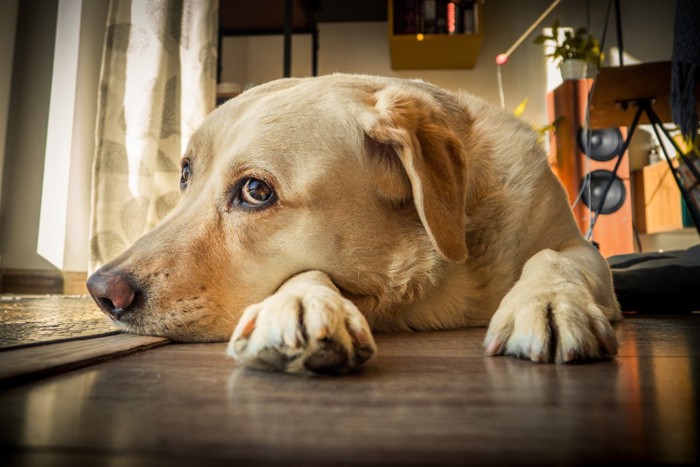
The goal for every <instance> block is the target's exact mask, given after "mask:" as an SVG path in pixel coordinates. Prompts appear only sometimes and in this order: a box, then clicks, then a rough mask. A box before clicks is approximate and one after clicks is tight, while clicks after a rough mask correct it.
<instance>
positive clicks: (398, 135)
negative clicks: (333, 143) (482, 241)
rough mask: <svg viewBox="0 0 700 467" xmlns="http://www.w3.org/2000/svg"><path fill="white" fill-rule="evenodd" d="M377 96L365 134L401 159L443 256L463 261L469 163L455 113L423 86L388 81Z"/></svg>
mask: <svg viewBox="0 0 700 467" xmlns="http://www.w3.org/2000/svg"><path fill="white" fill-rule="evenodd" d="M375 99H376V100H375V105H374V107H375V110H376V112H377V116H378V118H377V119H376V120H375V121H373V124H372V125H371V127H370V128H369V129H367V131H366V132H367V135H368V136H369V137H370V138H371V139H372V140H374V141H375V142H378V143H381V144H384V145H388V146H389V147H391V148H392V151H390V152H393V153H395V154H396V155H397V156H398V158H399V159H400V161H401V165H402V166H403V169H404V171H405V172H406V175H407V176H408V179H409V181H410V183H411V191H412V194H413V203H414V205H415V208H416V210H417V211H418V215H419V216H420V219H421V221H422V223H423V226H424V227H425V230H426V231H427V232H428V236H429V237H430V240H431V241H432V243H433V245H434V246H435V248H436V249H437V251H438V252H439V253H440V255H441V256H443V257H444V258H445V259H447V260H450V261H455V262H457V261H463V260H465V259H466V258H467V246H466V241H465V235H466V214H465V208H466V202H467V201H466V196H467V193H466V190H467V188H466V183H465V182H466V167H465V162H464V156H463V150H464V148H463V144H462V140H461V138H459V137H458V135H457V133H456V132H457V131H458V128H457V127H456V125H455V121H454V119H455V118H456V115H451V114H450V112H451V111H450V110H448V109H447V108H446V107H445V106H444V105H443V104H442V103H441V102H439V101H438V100H437V99H436V98H435V97H434V96H433V95H431V94H430V93H428V92H425V91H422V90H420V89H406V88H404V87H401V86H394V85H390V86H388V87H386V88H384V89H382V90H380V91H378V92H377V93H376V94H375ZM453 111H456V107H455V109H453Z"/></svg>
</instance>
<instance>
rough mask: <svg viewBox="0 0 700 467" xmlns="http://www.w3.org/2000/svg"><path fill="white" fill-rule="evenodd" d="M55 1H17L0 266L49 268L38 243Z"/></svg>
mask: <svg viewBox="0 0 700 467" xmlns="http://www.w3.org/2000/svg"><path fill="white" fill-rule="evenodd" d="M57 6H58V2H57V0H23V1H21V2H19V11H18V16H17V32H16V37H15V52H14V61H13V64H12V91H11V97H10V105H9V115H10V116H11V118H9V119H8V122H7V140H6V145H5V161H4V173H3V184H2V190H3V192H2V213H1V220H0V253H1V254H2V264H1V266H2V268H3V269H51V265H50V264H49V263H48V262H47V261H46V260H44V259H43V258H42V257H41V256H39V255H38V254H37V253H36V244H37V235H38V225H39V210H40V205H41V185H42V177H43V172H44V170H43V168H44V152H45V149H46V126H47V119H48V111H49V97H50V92H51V70H52V64H53V50H54V34H55V29H56V13H57Z"/></svg>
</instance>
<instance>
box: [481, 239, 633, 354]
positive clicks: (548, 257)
mask: <svg viewBox="0 0 700 467" xmlns="http://www.w3.org/2000/svg"><path fill="white" fill-rule="evenodd" d="M620 318H621V313H620V308H619V305H618V304H617V300H616V299H615V296H614V292H613V290H612V281H611V279H610V270H609V268H608V266H607V263H606V262H605V260H604V259H603V258H602V257H601V256H600V255H599V254H598V253H597V252H596V251H595V250H594V249H593V247H592V246H590V245H588V244H582V243H577V244H575V245H572V246H569V247H567V248H563V249H561V250H560V251H553V250H543V251H540V252H539V253H537V254H536V255H534V256H533V257H532V258H530V260H528V262H527V263H525V267H524V268H523V271H522V275H521V276H520V279H519V280H518V282H516V284H515V285H514V286H513V288H512V289H511V290H510V292H508V293H507V294H506V296H505V297H504V298H503V301H502V302H501V304H500V306H499V308H498V310H497V311H496V313H495V314H494V315H493V317H492V319H491V323H490V325H489V329H488V332H487V334H486V339H485V341H484V345H485V347H486V354H487V355H503V354H506V355H513V356H516V357H520V358H524V359H529V360H532V361H534V362H551V361H556V362H558V363H562V362H570V361H573V360H588V359H599V358H604V357H606V356H608V355H615V354H616V353H617V341H616V339H615V332H614V330H613V328H612V326H611V324H610V322H611V321H616V320H618V319H620Z"/></svg>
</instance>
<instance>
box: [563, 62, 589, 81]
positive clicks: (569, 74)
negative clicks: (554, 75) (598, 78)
mask: <svg viewBox="0 0 700 467" xmlns="http://www.w3.org/2000/svg"><path fill="white" fill-rule="evenodd" d="M559 69H560V70H561V77H562V79H564V80H565V81H566V80H567V79H584V78H586V74H587V72H588V63H587V62H586V61H585V60H578V59H570V60H564V61H563V62H561V65H559Z"/></svg>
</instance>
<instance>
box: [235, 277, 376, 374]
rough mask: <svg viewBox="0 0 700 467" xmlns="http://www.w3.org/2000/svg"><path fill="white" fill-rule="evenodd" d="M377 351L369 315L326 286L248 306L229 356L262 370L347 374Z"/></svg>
mask: <svg viewBox="0 0 700 467" xmlns="http://www.w3.org/2000/svg"><path fill="white" fill-rule="evenodd" d="M375 352H376V346H375V344H374V338H373V337H372V333H371V331H370V329H369V325H368V324H367V321H366V320H365V317H364V316H363V315H362V313H360V311H359V310H358V309H357V307H355V305H354V304H353V303H352V302H351V301H349V300H347V299H345V298H343V297H342V296H340V295H339V294H338V293H337V292H335V291H333V290H331V289H329V288H328V287H325V286H322V285H315V284H313V285H310V284H305V285H304V286H303V287H294V288H292V289H290V290H286V291H285V290H282V291H278V292H277V293H275V294H274V295H271V296H270V297H268V298H266V299H265V300H263V301H262V302H260V303H257V304H255V305H251V306H250V307H248V308H247V309H246V310H245V311H244V313H243V316H242V317H241V319H240V321H239V322H238V325H237V326H236V329H235V330H234V331H233V337H232V338H231V341H230V343H229V346H228V354H229V355H230V356H232V357H234V358H235V359H236V360H238V361H239V362H241V363H243V364H245V365H249V366H253V367H258V368H265V369H271V370H278V371H286V372H289V373H304V372H308V371H311V372H315V373H345V372H347V371H349V370H351V369H353V368H356V367H357V366H359V365H361V364H362V363H364V362H366V361H367V360H369V359H370V358H371V357H372V355H374V353H375Z"/></svg>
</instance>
